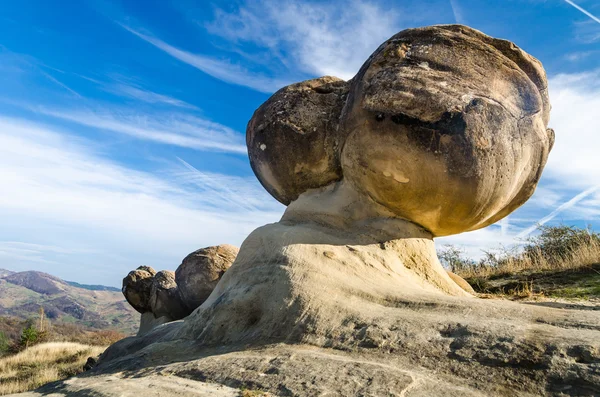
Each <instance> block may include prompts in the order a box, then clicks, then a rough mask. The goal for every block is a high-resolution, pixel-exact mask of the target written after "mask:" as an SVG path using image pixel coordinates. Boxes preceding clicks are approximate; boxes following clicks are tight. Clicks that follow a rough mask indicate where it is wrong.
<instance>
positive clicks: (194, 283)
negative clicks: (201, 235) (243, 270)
mask: <svg viewBox="0 0 600 397" xmlns="http://www.w3.org/2000/svg"><path fill="white" fill-rule="evenodd" d="M238 251H239V249H238V248H237V247H234V246H232V245H227V244H224V245H218V246H214V247H206V248H202V249H199V250H197V251H194V252H192V253H191V254H189V255H188V256H186V257H185V259H184V260H183V262H182V263H181V265H179V267H178V268H177V270H176V271H175V281H176V282H177V286H178V288H179V294H180V296H181V298H182V300H183V302H184V304H185V305H186V306H187V307H188V309H189V310H190V311H193V310H194V309H196V308H197V307H198V306H200V305H201V304H202V303H203V302H204V301H205V300H206V298H208V296H209V295H210V294H211V292H212V291H213V289H214V288H215V286H216V285H217V283H218V282H219V280H220V279H221V277H222V276H223V274H224V273H225V271H226V270H227V269H229V267H230V266H231V264H232V263H233V261H234V260H235V258H236V256H237V254H238Z"/></svg>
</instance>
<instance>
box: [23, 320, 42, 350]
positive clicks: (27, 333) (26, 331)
mask: <svg viewBox="0 0 600 397" xmlns="http://www.w3.org/2000/svg"><path fill="white" fill-rule="evenodd" d="M38 338H39V332H38V330H37V329H35V328H34V326H33V325H30V326H29V327H26V328H23V332H21V340H20V344H21V347H24V348H28V347H29V346H31V345H34V344H35V343H36V342H37V341H38Z"/></svg>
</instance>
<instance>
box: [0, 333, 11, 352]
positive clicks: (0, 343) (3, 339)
mask: <svg viewBox="0 0 600 397" xmlns="http://www.w3.org/2000/svg"><path fill="white" fill-rule="evenodd" d="M9 351H10V339H9V338H8V336H6V334H5V333H4V332H0V356H3V355H5V354H7V353H8V352H9Z"/></svg>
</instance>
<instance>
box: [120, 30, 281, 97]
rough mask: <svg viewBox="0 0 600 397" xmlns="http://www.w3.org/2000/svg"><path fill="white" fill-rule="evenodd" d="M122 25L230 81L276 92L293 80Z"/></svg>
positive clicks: (220, 78) (194, 65)
mask: <svg viewBox="0 0 600 397" xmlns="http://www.w3.org/2000/svg"><path fill="white" fill-rule="evenodd" d="M121 26H123V28H125V29H126V30H128V31H129V32H131V33H133V34H135V35H136V36H138V37H139V38H141V39H142V40H144V41H146V42H148V43H150V44H152V45H153V46H155V47H156V48H158V49H160V50H162V51H164V52H166V53H167V54H169V55H170V56H172V57H174V58H176V59H179V60H180V61H182V62H185V63H187V64H188V65H191V66H193V67H195V68H197V69H199V70H201V71H203V72H204V73H206V74H208V75H210V76H212V77H215V78H217V79H219V80H223V81H225V82H228V83H232V84H236V85H240V86H244V87H249V88H252V89H254V90H257V91H261V92H274V91H276V90H278V89H279V88H281V87H283V86H285V85H288V84H290V83H291V82H292V81H289V80H285V79H276V78H269V77H267V76H264V75H261V74H258V73H253V72H251V71H249V70H247V69H245V68H244V67H243V66H241V65H237V64H233V63H231V61H229V60H219V59H215V58H211V57H208V56H205V55H200V54H193V53H191V52H188V51H184V50H181V49H179V48H176V47H174V46H172V45H170V44H168V43H165V42H164V41H162V40H160V39H158V38H156V37H152V36H149V35H147V34H143V33H141V32H138V31H137V30H134V29H132V28H130V27H128V26H125V25H121Z"/></svg>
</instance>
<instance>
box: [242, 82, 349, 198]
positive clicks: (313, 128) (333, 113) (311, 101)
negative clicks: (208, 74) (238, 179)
mask: <svg viewBox="0 0 600 397" xmlns="http://www.w3.org/2000/svg"><path fill="white" fill-rule="evenodd" d="M347 93H348V84H347V83H346V82H345V81H343V80H341V79H338V78H337V77H329V76H326V77H321V78H318V79H314V80H307V81H303V82H301V83H297V84H292V85H290V86H287V87H284V88H282V89H281V90H279V91H277V92H276V93H275V94H274V95H273V96H272V97H271V98H270V99H269V100H268V101H267V102H265V103H264V104H263V105H262V106H261V107H260V108H259V109H258V110H257V111H256V112H255V113H254V116H253V117H252V119H251V120H250V122H249V123H248V128H247V133H246V142H247V144H248V154H249V157H250V165H251V166H252V169H253V170H254V173H255V174H256V176H257V177H258V180H259V181H260V183H261V184H262V185H263V186H264V188H265V189H267V191H268V192H269V193H271V195H272V196H273V197H275V198H276V199H277V200H279V201H280V202H282V203H283V204H286V205H287V204H289V203H290V202H291V201H293V200H295V199H296V198H298V196H299V195H300V194H301V193H303V192H304V191H306V190H307V189H312V188H318V187H321V186H325V185H327V184H329V183H331V182H333V181H336V180H339V179H341V177H342V170H341V167H340V161H339V150H338V146H339V144H340V142H339V139H338V136H337V126H338V119H339V115H340V112H341V110H342V106H343V105H344V101H345V99H346V95H347Z"/></svg>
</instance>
